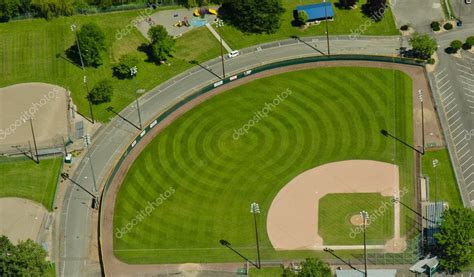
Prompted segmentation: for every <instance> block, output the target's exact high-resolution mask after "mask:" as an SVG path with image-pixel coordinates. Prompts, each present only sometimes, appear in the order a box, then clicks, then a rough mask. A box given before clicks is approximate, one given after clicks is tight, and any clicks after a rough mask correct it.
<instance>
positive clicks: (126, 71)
mask: <svg viewBox="0 0 474 277" xmlns="http://www.w3.org/2000/svg"><path fill="white" fill-rule="evenodd" d="M138 63H139V60H138V58H137V57H135V56H134V55H124V56H122V57H121V58H120V60H119V63H118V64H117V65H115V66H114V75H115V76H116V77H117V78H119V79H131V78H132V75H131V74H130V68H132V67H134V66H136V65H137V64H138Z"/></svg>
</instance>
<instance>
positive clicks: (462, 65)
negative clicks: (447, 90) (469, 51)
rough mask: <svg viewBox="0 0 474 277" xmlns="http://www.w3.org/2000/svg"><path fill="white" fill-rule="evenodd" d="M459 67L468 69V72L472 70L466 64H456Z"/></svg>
mask: <svg viewBox="0 0 474 277" xmlns="http://www.w3.org/2000/svg"><path fill="white" fill-rule="evenodd" d="M456 64H457V65H458V66H461V67H464V68H467V69H468V70H471V68H470V67H469V66H466V65H464V64H460V63H456Z"/></svg>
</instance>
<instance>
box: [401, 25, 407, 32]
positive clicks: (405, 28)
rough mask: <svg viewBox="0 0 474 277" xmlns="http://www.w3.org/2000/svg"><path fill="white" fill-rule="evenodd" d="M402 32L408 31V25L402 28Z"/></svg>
mask: <svg viewBox="0 0 474 277" xmlns="http://www.w3.org/2000/svg"><path fill="white" fill-rule="evenodd" d="M400 30H402V31H406V30H408V25H403V26H402V27H400Z"/></svg>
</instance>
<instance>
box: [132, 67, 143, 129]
mask: <svg viewBox="0 0 474 277" xmlns="http://www.w3.org/2000/svg"><path fill="white" fill-rule="evenodd" d="M137 73H138V69H137V67H136V66H134V67H132V68H130V74H131V75H132V78H133V79H134V80H135V101H136V102H137V111H138V122H139V123H140V130H142V129H143V127H142V116H141V114H140V103H138V86H137Z"/></svg>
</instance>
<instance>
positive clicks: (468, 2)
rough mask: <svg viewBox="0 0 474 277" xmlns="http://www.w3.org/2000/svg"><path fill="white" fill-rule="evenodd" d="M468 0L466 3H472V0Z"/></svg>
mask: <svg viewBox="0 0 474 277" xmlns="http://www.w3.org/2000/svg"><path fill="white" fill-rule="evenodd" d="M464 1H466V4H471V3H472V0H464Z"/></svg>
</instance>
